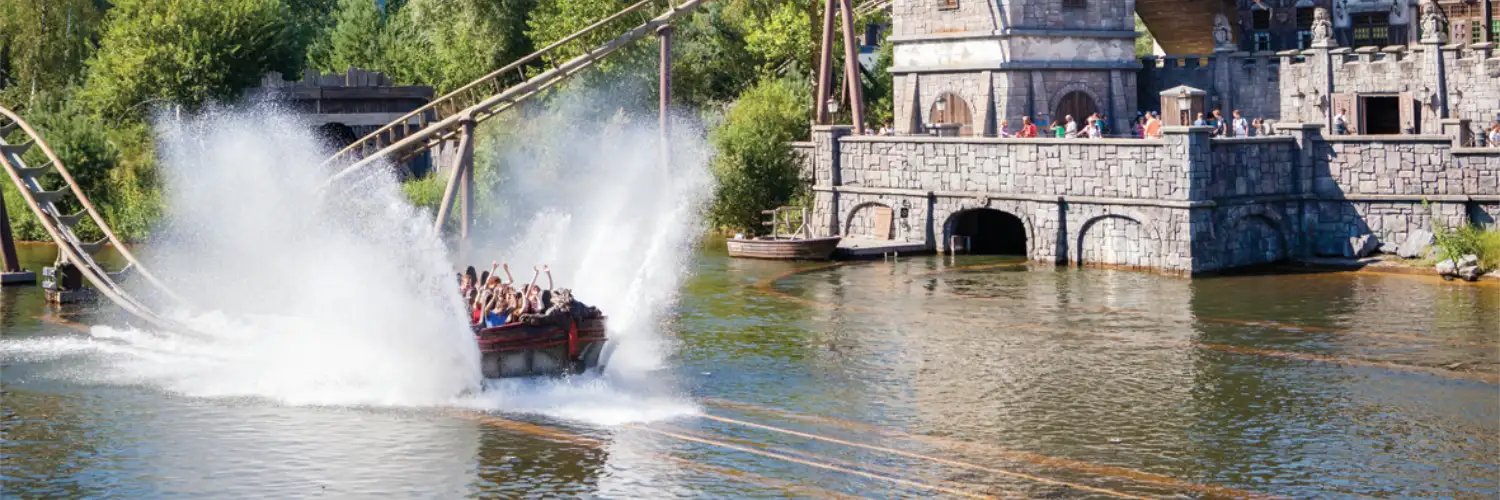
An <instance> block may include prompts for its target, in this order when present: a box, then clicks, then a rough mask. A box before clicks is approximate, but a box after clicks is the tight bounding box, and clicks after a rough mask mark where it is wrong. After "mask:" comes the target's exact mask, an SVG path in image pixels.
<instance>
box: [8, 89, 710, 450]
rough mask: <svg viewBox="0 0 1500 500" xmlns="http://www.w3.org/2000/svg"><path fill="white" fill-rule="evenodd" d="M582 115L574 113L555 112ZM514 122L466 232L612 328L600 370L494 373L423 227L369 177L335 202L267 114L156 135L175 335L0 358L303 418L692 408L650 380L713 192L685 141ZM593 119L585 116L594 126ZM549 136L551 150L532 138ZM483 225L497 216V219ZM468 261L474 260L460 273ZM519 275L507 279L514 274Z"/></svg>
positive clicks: (165, 129) (645, 416) (315, 153)
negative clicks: (358, 411) (68, 358)
mask: <svg viewBox="0 0 1500 500" xmlns="http://www.w3.org/2000/svg"><path fill="white" fill-rule="evenodd" d="M564 101H565V102H573V103H578V102H582V100H581V99H566V100H564ZM570 109H572V110H576V109H580V107H576V106H575V107H570V106H563V107H562V110H561V112H557V113H549V114H548V115H546V116H544V117H532V118H533V119H532V120H530V121H529V122H528V127H527V131H526V133H524V134H517V135H515V136H513V137H509V138H507V139H506V140H505V143H504V144H502V145H500V146H499V147H497V148H495V149H493V150H489V155H488V156H487V158H488V159H489V160H491V161H494V162H497V163H498V164H501V165H503V171H502V172H503V173H502V174H501V175H499V181H498V184H496V185H494V186H480V187H479V189H486V188H491V189H493V195H492V196H491V197H490V198H491V200H490V201H491V202H492V203H495V204H497V205H498V207H500V208H499V210H497V211H491V212H490V214H491V215H490V216H489V217H486V218H484V219H483V220H481V221H480V222H479V223H478V224H477V225H476V226H477V227H476V232H477V238H478V241H477V243H476V246H475V247H476V251H475V252H473V254H472V255H474V256H477V259H479V260H481V261H482V263H483V264H487V263H488V262H489V261H490V260H491V259H498V260H504V261H506V262H509V263H511V264H512V266H513V267H516V268H518V269H516V270H517V271H521V272H518V273H517V278H518V279H519V280H522V281H526V280H529V279H530V274H531V273H530V272H529V271H530V269H529V268H530V267H531V265H533V264H541V263H549V264H551V265H552V267H553V269H554V277H555V278H556V280H557V286H559V287H570V288H573V289H574V290H575V293H576V295H577V297H578V298H579V299H581V300H583V301H585V302H588V303H590V304H593V305H596V306H598V307H600V308H601V309H603V310H604V311H605V312H606V313H607V314H608V315H609V328H610V331H609V334H610V336H611V339H612V340H611V342H610V351H609V352H608V353H607V359H608V366H609V373H608V375H607V376H604V377H579V378H575V379H570V380H561V381H557V380H531V381H491V382H490V383H489V386H488V390H486V391H484V392H483V393H482V394H481V393H480V391H479V390H480V388H481V387H482V383H481V382H482V381H481V380H480V377H479V374H478V370H477V366H478V353H477V350H476V348H475V345H474V342H473V339H472V335H471V334H470V332H469V330H468V328H467V326H466V324H465V321H464V316H465V315H464V311H463V305H462V303H461V302H462V301H461V300H460V298H459V296H458V294H457V291H456V283H455V282H454V275H453V263H451V262H449V261H448V259H447V257H446V255H447V252H446V249H445V248H444V246H443V244H442V243H441V241H440V240H439V239H438V237H437V235H436V234H435V233H434V232H433V231H432V229H431V222H430V221H431V213H430V212H428V211H421V210H416V209H414V208H412V207H411V206H410V205H409V204H407V203H406V201H405V199H404V197H403V196H402V193H401V192H400V187H399V185H398V184H397V183H396V181H395V179H394V178H391V177H389V176H377V177H376V178H371V179H368V180H365V181H362V182H360V183H358V187H357V188H356V189H355V190H354V191H353V192H350V193H348V195H347V196H346V197H344V198H341V199H339V200H338V201H337V202H335V203H322V202H320V201H319V198H318V196H317V190H318V188H319V187H320V185H321V181H322V180H323V179H324V178H325V177H326V175H327V172H323V171H321V170H320V169H319V168H318V167H317V165H318V164H319V163H320V162H321V161H322V158H323V154H322V151H321V148H319V147H318V144H317V143H316V142H315V140H314V139H313V138H312V134H310V133H309V132H307V130H309V127H306V126H305V125H304V124H301V123H297V122H296V121H295V120H293V119H290V118H287V117H285V116H283V115H280V114H278V113H275V112H271V111H264V110H263V111H256V112H249V113H213V114H209V115H206V116H203V117H201V118H197V119H194V120H190V121H187V122H177V121H171V120H164V121H162V125H160V126H159V127H158V147H159V150H160V153H161V157H162V162H161V166H162V173H163V174H164V177H165V180H166V184H167V197H168V209H169V214H168V217H167V219H166V220H165V222H164V224H163V225H162V227H161V229H160V230H159V233H158V234H159V236H158V238H156V240H155V241H153V242H152V243H151V244H150V245H149V246H148V249H149V250H150V254H151V255H150V256H149V260H150V261H151V262H152V263H153V264H152V266H153V268H154V269H156V270H157V271H158V274H160V275H163V276H168V277H170V278H169V279H170V280H171V281H172V284H173V286H174V288H175V289H176V290H177V291H178V292H179V293H181V294H182V295H184V296H186V297H189V298H190V299H191V300H192V301H193V303H194V304H193V305H194V306H195V307H194V310H200V311H213V312H211V313H207V314H203V313H198V314H189V313H177V314H175V315H174V316H175V318H174V319H177V320H179V321H182V322H184V323H186V324H188V325H190V326H192V327H193V328H195V329H197V330H200V331H203V332H206V333H209V334H210V335H211V336H210V337H209V338H188V337H177V336H172V335H166V334H160V333H156V332H149V331H141V330H136V329H131V328H120V329H116V328H110V327H103V326H98V327H93V328H92V329H91V336H92V338H91V339H87V340H86V341H83V342H80V341H79V340H78V339H76V338H72V339H57V341H56V342H48V341H41V342H38V341H37V340H28V341H24V342H9V343H7V344H5V345H3V346H0V353H3V354H4V355H5V357H7V358H33V359H35V358H38V357H42V358H45V357H57V356H64V355H71V354H75V353H76V354H83V355H86V356H88V358H89V359H88V360H86V361H84V362H83V363H82V364H81V365H80V366H82V367H83V368H82V369H79V370H75V371H74V373H73V374H71V375H70V376H74V377H78V378H86V379H88V381H91V382H106V383H124V384H146V385H150V386H154V387H158V388H161V389H163V390H167V391H171V392H175V393H180V394H184V395H189V396H197V397H253V398H261V399H270V400H274V401H279V402H282V403H286V404H303V405H307V404H310V405H348V404H376V405H454V404H456V405H461V406H468V407H480V408H484V409H497V410H504V411H525V412H536V413H545V414H550V415H554V416H559V417H564V418H573V419H581V420H587V421H592V422H596V423H602V424H611V423H617V422H627V421H641V420H654V419H659V418H666V417H670V416H675V415H681V414H684V413H690V412H693V411H695V409H694V407H693V406H692V405H691V404H689V403H687V402H685V401H682V400H681V399H680V398H677V397H674V395H673V394H672V391H671V390H670V389H663V388H662V385H661V384H656V383H644V382H642V380H647V379H651V380H654V381H660V378H659V377H656V378H653V377H646V376H644V375H649V374H651V373H652V372H654V371H656V370H658V369H660V368H662V367H663V366H664V361H665V360H666V359H667V357H668V355H669V353H670V347H671V345H670V342H668V341H667V340H665V338H664V337H663V336H662V335H661V333H660V332H661V325H660V323H661V318H662V316H663V313H664V312H666V311H667V310H668V308H669V307H670V306H671V305H672V304H673V302H674V300H675V296H676V292H677V287H678V286H679V285H680V281H681V278H682V274H683V270H684V269H685V267H686V259H687V258H688V256H689V255H690V252H691V244H692V241H693V239H694V238H695V237H696V236H697V235H698V234H699V233H700V226H699V224H700V217H699V214H700V212H701V207H702V204H703V202H704V200H705V199H706V197H707V195H708V193H709V191H710V189H711V176H710V175H709V174H708V172H707V167H706V165H707V158H708V153H707V148H706V147H704V146H703V145H702V144H703V143H702V140H701V137H702V136H703V134H702V133H701V128H699V127H697V126H696V125H694V124H691V123H680V124H679V125H678V127H677V130H678V131H679V133H678V134H676V136H677V137H679V138H680V140H679V141H678V142H677V144H676V146H675V147H674V153H673V154H674V161H673V162H672V164H671V165H670V166H668V165H662V164H661V162H660V161H658V158H659V154H658V151H659V149H658V144H659V142H658V140H657V137H658V135H657V134H658V132H657V131H656V129H655V127H654V120H652V123H651V126H649V127H647V126H644V125H641V126H635V125H630V124H629V123H628V122H627V121H624V120H616V121H611V122H609V123H608V124H607V125H606V126H605V127H603V129H602V130H599V129H595V130H588V127H583V128H580V127H578V126H577V124H576V122H572V121H571V120H575V119H577V117H576V116H571V114H570V112H569V110H570ZM590 123H595V122H590ZM549 138H550V139H549ZM495 214H498V215H495ZM474 264H476V265H478V264H481V262H475V263H474ZM522 269H524V271H522Z"/></svg>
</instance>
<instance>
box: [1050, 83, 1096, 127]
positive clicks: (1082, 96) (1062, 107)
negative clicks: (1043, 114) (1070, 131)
mask: <svg viewBox="0 0 1500 500" xmlns="http://www.w3.org/2000/svg"><path fill="white" fill-rule="evenodd" d="M1098 112H1099V106H1097V105H1095V104H1094V98H1092V97H1089V94H1088V93H1087V92H1084V91H1081V90H1074V91H1072V92H1068V93H1067V94H1064V95H1063V96H1062V99H1059V100H1058V101H1057V114H1054V115H1052V118H1053V119H1054V120H1058V121H1062V120H1064V119H1065V117H1067V116H1072V117H1073V120H1074V121H1077V122H1078V128H1079V129H1082V128H1083V121H1084V120H1087V119H1088V117H1089V115H1092V114H1094V113H1098Z"/></svg>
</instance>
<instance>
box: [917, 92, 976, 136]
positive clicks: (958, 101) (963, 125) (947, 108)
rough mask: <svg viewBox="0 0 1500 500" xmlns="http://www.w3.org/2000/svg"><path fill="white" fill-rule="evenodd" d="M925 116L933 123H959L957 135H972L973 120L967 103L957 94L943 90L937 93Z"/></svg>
mask: <svg viewBox="0 0 1500 500" xmlns="http://www.w3.org/2000/svg"><path fill="white" fill-rule="evenodd" d="M927 116H928V117H929V118H930V121H931V123H932V124H933V125H943V124H948V123H956V124H959V125H960V127H959V129H958V135H964V136H968V135H974V120H973V119H972V118H971V117H972V116H973V115H970V114H969V103H968V101H965V100H964V99H963V98H962V97H959V96H958V94H954V93H952V92H944V93H943V94H942V95H939V96H938V98H937V101H935V102H933V103H932V109H931V110H930V112H929V113H927Z"/></svg>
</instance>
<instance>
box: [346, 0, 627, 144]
mask: <svg viewBox="0 0 1500 500" xmlns="http://www.w3.org/2000/svg"><path fill="white" fill-rule="evenodd" d="M653 1H655V0H641V1H640V2H637V3H636V4H634V5H631V6H629V7H626V8H625V9H623V10H621V11H619V12H616V13H614V14H612V15H610V16H609V17H606V18H604V19H601V20H599V21H598V22H595V23H594V24H591V25H589V26H587V27H585V28H583V29H582V30H579V31H578V32H577V33H573V34H571V35H568V36H567V37H564V38H563V39H561V40H558V41H556V42H552V43H551V44H549V45H547V46H546V47H542V48H541V49H540V50H537V51H536V52H532V53H531V54H528V55H526V56H525V57H522V58H520V59H517V60H515V61H512V62H511V63H510V64H506V65H505V66H504V67H501V68H500V69H497V70H495V71H492V72H490V73H489V74H487V75H484V76H481V77H479V78H478V79H476V80H474V81H473V82H469V83H468V84H467V85H464V86H462V87H459V88H458V89H456V90H454V91H452V92H449V93H447V94H444V95H443V96H442V97H438V98H437V99H433V100H432V101H431V102H429V103H427V104H426V105H424V106H422V107H420V108H417V109H416V110H414V111H412V112H410V113H407V114H405V115H403V116H401V117H400V118H397V119H396V120H395V121H392V122H391V123H389V124H386V125H385V126H383V127H380V128H379V129H376V130H375V131H374V132H370V133H369V134H366V135H365V136H364V137H361V138H360V139H359V140H356V141H354V143H352V144H350V145H348V146H346V147H344V149H341V150H339V152H337V153H334V155H333V156H332V157H330V158H328V160H326V161H324V162H323V164H324V165H328V164H332V163H335V162H338V161H341V160H351V159H354V158H355V157H356V156H359V155H363V154H368V153H372V152H375V151H379V150H380V149H381V148H384V147H385V146H387V145H389V144H393V143H395V142H396V141H398V140H400V139H401V138H403V137H406V136H408V135H411V133H412V124H413V122H415V123H416V125H417V126H418V127H419V129H420V128H425V127H427V125H428V124H429V123H432V122H440V121H442V120H443V119H444V118H448V117H450V116H452V115H454V114H455V113H458V112H459V111H462V110H465V109H468V108H469V107H471V106H473V105H474V104H477V103H479V102H480V101H482V100H484V98H486V97H489V96H491V95H494V94H497V93H499V92H501V91H502V90H504V89H507V88H510V87H511V86H512V85H515V84H517V83H522V82H525V80H526V74H525V69H526V67H527V66H528V65H530V64H532V63H533V62H537V61H538V60H541V59H543V58H545V57H547V56H550V55H552V53H553V52H556V51H557V49H559V48H560V47H562V46H564V45H567V44H569V43H571V42H573V41H575V40H578V39H579V38H582V37H583V36H584V35H588V34H590V33H593V32H595V31H597V30H599V28H602V27H604V26H605V25H608V24H610V23H612V22H614V21H617V20H619V19H621V18H623V17H625V16H627V15H629V14H631V13H635V12H639V11H641V9H643V8H645V7H646V6H648V5H650V4H651V3H652V2H653ZM547 63H548V64H549V65H551V66H552V67H556V63H555V61H551V60H550V59H549V60H548V61H547ZM438 142H441V141H438ZM424 149H425V148H424ZM420 151H421V150H417V151H403V152H401V153H402V156H403V157H409V156H411V155H414V154H417V153H419V152H420ZM402 159H404V158H402Z"/></svg>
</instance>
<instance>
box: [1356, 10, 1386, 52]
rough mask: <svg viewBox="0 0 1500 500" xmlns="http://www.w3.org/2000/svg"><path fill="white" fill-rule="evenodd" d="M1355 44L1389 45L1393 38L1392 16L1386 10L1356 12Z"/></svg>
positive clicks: (1364, 45)
mask: <svg viewBox="0 0 1500 500" xmlns="http://www.w3.org/2000/svg"><path fill="white" fill-rule="evenodd" d="M1353 21H1354V22H1353V24H1354V33H1353V35H1354V37H1353V38H1354V46H1355V47H1370V46H1379V45H1389V44H1390V40H1391V18H1390V15H1388V14H1386V13H1384V12H1377V13H1371V14H1355V15H1354V19H1353Z"/></svg>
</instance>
